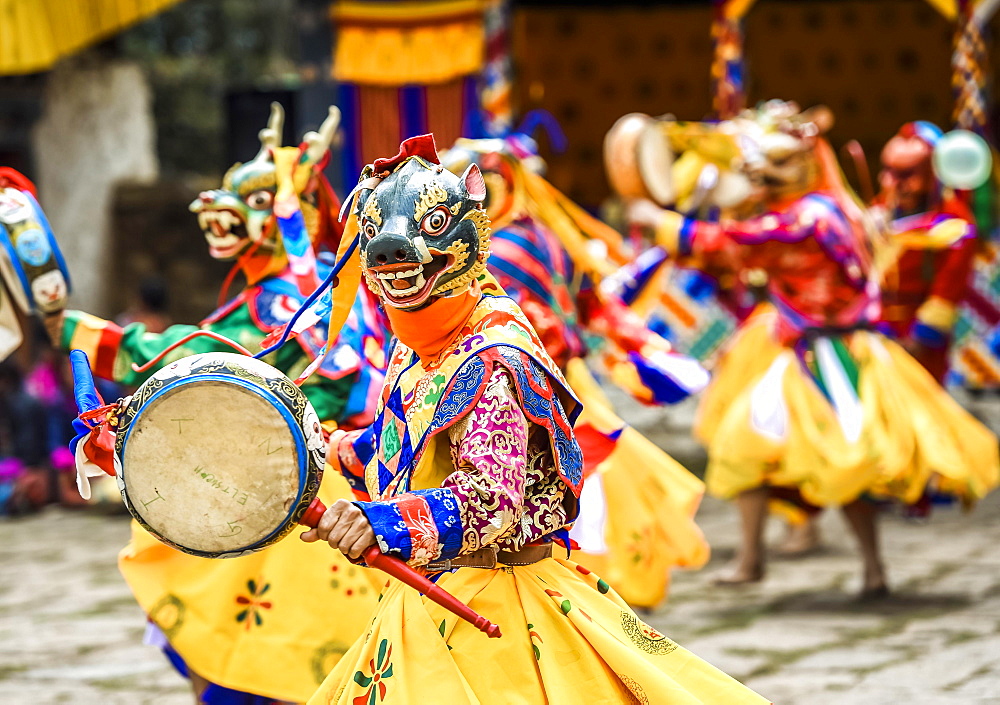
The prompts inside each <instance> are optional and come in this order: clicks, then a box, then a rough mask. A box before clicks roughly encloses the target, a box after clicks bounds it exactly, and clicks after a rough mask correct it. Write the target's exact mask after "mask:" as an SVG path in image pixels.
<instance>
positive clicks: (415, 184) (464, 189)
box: [355, 135, 490, 310]
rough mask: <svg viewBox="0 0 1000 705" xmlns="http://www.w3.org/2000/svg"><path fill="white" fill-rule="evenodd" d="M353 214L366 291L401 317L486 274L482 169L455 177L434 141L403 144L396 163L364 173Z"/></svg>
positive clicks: (486, 226) (379, 165)
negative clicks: (401, 312)
mask: <svg viewBox="0 0 1000 705" xmlns="http://www.w3.org/2000/svg"><path fill="white" fill-rule="evenodd" d="M357 190H358V191H359V193H360V195H359V197H358V199H357V203H356V206H355V214H356V215H357V218H358V228H359V231H360V245H361V264H362V267H363V268H364V273H365V279H366V280H367V282H368V286H369V288H370V289H371V290H372V291H373V292H375V293H376V294H377V295H379V296H380V297H382V299H383V300H384V301H385V303H386V305H389V306H392V307H394V308H398V309H404V310H416V309H419V308H421V307H423V306H425V305H426V304H427V303H428V302H429V301H430V300H431V299H432V297H435V296H441V295H446V294H448V293H449V292H452V291H456V290H458V289H460V288H461V287H464V286H466V285H468V284H469V283H471V282H472V281H473V280H474V279H475V278H477V277H478V276H479V275H480V274H482V273H483V271H484V270H485V268H486V259H487V258H488V257H489V238H490V221H489V218H488V217H487V215H486V211H485V210H484V209H483V205H482V204H483V200H484V199H485V198H486V186H485V183H484V182H483V177H482V174H481V173H480V171H479V167H477V166H476V165H474V164H473V165H470V166H469V167H468V168H467V169H466V170H465V172H464V173H463V174H462V176H460V177H459V176H456V175H455V174H453V173H451V172H450V171H448V170H446V169H445V168H444V167H443V166H441V165H440V164H439V163H438V158H437V152H436V149H435V148H434V140H433V138H432V137H431V136H430V135H422V136H420V137H414V138H411V139H409V140H406V141H405V142H404V143H403V145H402V147H401V151H400V153H399V154H398V155H396V156H395V157H393V158H391V159H384V160H383V159H380V160H378V161H376V162H375V163H374V164H371V165H369V166H366V167H365V169H364V171H363V172H362V173H361V179H360V180H359V183H358V189H357Z"/></svg>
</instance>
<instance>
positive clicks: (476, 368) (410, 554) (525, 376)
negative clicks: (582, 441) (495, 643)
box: [330, 295, 583, 565]
mask: <svg viewBox="0 0 1000 705" xmlns="http://www.w3.org/2000/svg"><path fill="white" fill-rule="evenodd" d="M578 412H579V405H578V403H577V402H576V400H575V399H574V398H573V396H572V395H571V394H570V393H569V391H568V390H567V387H566V383H565V381H564V380H563V377H562V374H561V373H560V371H559V369H558V368H557V367H556V365H555V364H554V363H553V361H552V360H551V358H550V357H549V356H548V354H547V353H546V352H545V350H544V348H543V347H542V345H541V341H540V340H539V339H538V337H537V336H536V335H535V333H534V331H532V329H531V326H530V325H529V324H528V322H527V320H526V319H525V317H524V315H523V314H522V312H521V311H520V309H519V308H518V307H517V305H516V304H515V303H514V302H513V301H512V300H511V299H510V298H508V297H506V296H491V295H483V297H482V299H481V300H480V301H479V303H478V304H477V305H476V308H475V309H474V311H473V313H472V315H471V317H470V319H469V321H468V322H467V323H466V324H465V326H464V327H463V328H462V330H461V331H460V332H459V334H458V335H457V336H456V338H455V340H454V342H453V343H452V344H451V345H450V346H448V348H446V349H445V351H443V352H442V354H441V355H440V356H439V357H438V358H437V359H436V360H434V361H424V360H421V359H420V358H419V357H418V356H417V355H416V354H415V353H414V352H413V351H412V350H410V349H409V348H408V347H407V346H406V345H404V344H403V343H402V342H400V341H398V340H397V341H395V344H394V348H393V350H392V352H391V354H390V359H389V366H388V370H387V372H386V383H385V387H384V388H383V389H382V394H381V396H380V398H379V403H378V412H377V414H376V418H375V423H374V424H373V425H372V426H371V427H369V428H368V429H365V430H364V431H354V432H351V433H348V434H344V435H342V436H340V437H339V438H338V437H337V436H335V437H334V445H335V447H333V448H331V449H330V452H331V453H336V454H337V458H338V460H339V461H340V465H341V469H342V471H343V473H344V474H345V476H346V477H347V478H348V481H349V482H351V484H352V487H354V489H355V491H356V493H359V494H360V493H365V494H366V495H367V496H368V497H369V498H370V501H359V502H356V504H357V505H358V506H359V507H360V508H361V509H362V510H363V511H364V513H365V515H366V516H367V517H368V520H369V521H370V522H371V525H372V527H373V529H374V531H375V535H376V537H377V539H378V543H379V547H380V548H381V549H382V551H383V552H387V553H390V554H393V555H396V556H399V557H400V558H402V559H403V560H406V561H408V562H409V563H411V564H412V565H424V564H427V563H430V562H434V561H440V560H448V559H451V558H455V557H457V556H459V555H461V554H465V553H468V552H471V551H475V550H477V549H479V548H482V547H485V546H495V547H496V548H497V549H498V550H517V549H519V548H521V547H523V546H525V545H527V544H530V543H537V542H545V541H550V540H552V538H553V536H555V535H557V534H559V533H560V531H561V530H562V529H563V528H564V527H565V526H566V525H567V524H569V523H570V522H571V521H573V519H574V518H575V517H576V513H577V498H578V496H579V492H580V489H581V485H582V466H583V461H582V454H581V451H580V447H579V445H578V444H577V442H576V440H575V438H574V436H573V431H572V424H573V421H574V420H575V418H576V415H577V414H578Z"/></svg>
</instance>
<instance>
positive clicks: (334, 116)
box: [302, 105, 340, 164]
mask: <svg viewBox="0 0 1000 705" xmlns="http://www.w3.org/2000/svg"><path fill="white" fill-rule="evenodd" d="M338 127H340V108H338V107H337V106H336V105H331V106H330V111H329V112H328V113H327V116H326V120H324V121H323V124H322V125H320V126H319V132H307V133H306V134H305V137H303V138H302V141H303V142H305V143H306V144H307V145H309V146H308V147H307V148H306V158H307V159H308V160H309V161H310V162H312V163H313V164H315V163H317V162H318V161H319V160H320V159H322V158H323V155H324V154H326V150H328V149H330V145H331V144H332V143H333V138H334V135H336V134H337V128H338Z"/></svg>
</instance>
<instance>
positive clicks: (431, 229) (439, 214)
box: [420, 206, 451, 235]
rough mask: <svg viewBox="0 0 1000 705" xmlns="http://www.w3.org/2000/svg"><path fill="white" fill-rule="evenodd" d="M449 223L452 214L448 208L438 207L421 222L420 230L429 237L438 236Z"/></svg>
mask: <svg viewBox="0 0 1000 705" xmlns="http://www.w3.org/2000/svg"><path fill="white" fill-rule="evenodd" d="M449 222H451V213H450V212H449V211H448V208H447V206H438V207H437V208H435V209H434V210H432V211H431V212H430V213H428V214H427V215H425V216H424V219H423V220H421V221H420V229H421V230H423V231H424V232H425V233H427V234H428V235H437V234H439V233H440V232H441V231H442V230H444V229H445V228H446V227H448V223H449Z"/></svg>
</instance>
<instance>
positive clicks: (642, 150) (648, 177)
mask: <svg viewBox="0 0 1000 705" xmlns="http://www.w3.org/2000/svg"><path fill="white" fill-rule="evenodd" d="M636 149H637V155H636V157H637V159H638V165H639V173H640V174H641V176H642V183H643V185H644V186H645V187H646V191H647V192H648V193H649V195H650V196H651V197H652V199H653V200H654V201H656V203H657V204H658V205H661V206H668V205H670V204H671V203H673V202H674V199H675V198H676V194H675V193H674V185H673V183H672V181H671V178H670V169H671V166H672V165H673V161H674V155H673V150H672V149H670V139H669V138H668V137H667V134H666V132H664V130H663V126H662V125H661V124H660V123H659V122H651V123H649V124H648V125H646V126H645V127H644V128H643V130H642V132H641V133H639V140H638V144H637V145H636Z"/></svg>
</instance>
